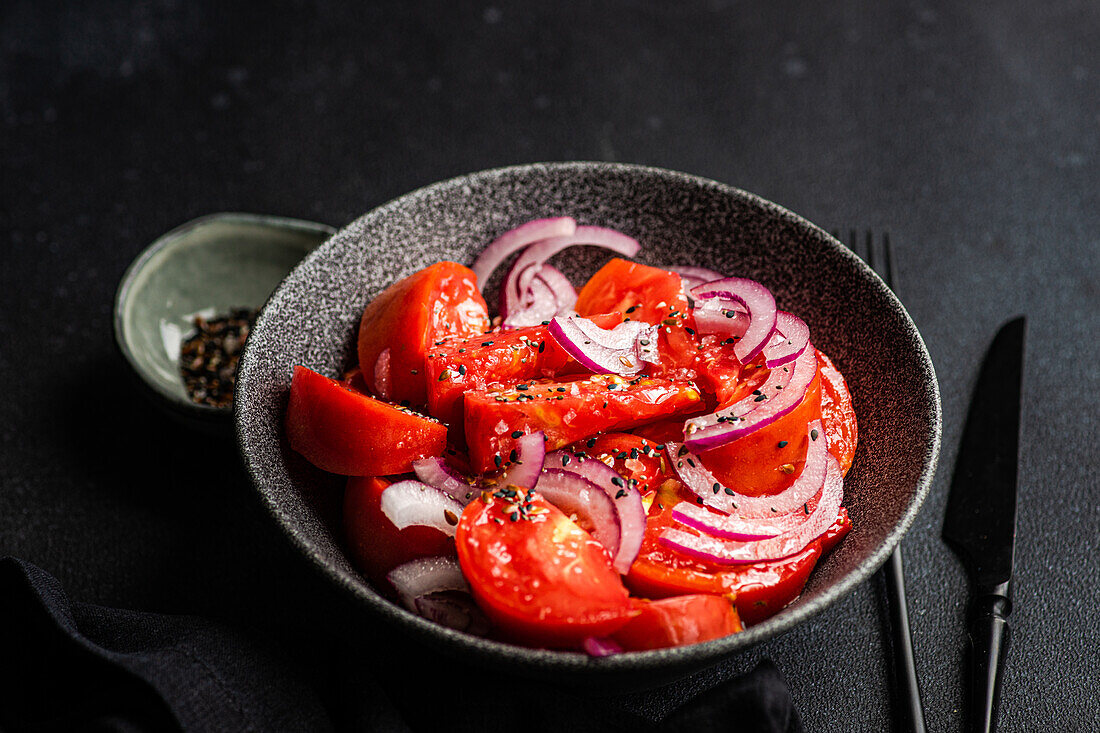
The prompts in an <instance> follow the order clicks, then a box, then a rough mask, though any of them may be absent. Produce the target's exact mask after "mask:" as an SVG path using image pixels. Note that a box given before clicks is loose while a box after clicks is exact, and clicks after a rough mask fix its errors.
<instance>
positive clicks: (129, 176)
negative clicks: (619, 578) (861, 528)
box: [0, 0, 1100, 731]
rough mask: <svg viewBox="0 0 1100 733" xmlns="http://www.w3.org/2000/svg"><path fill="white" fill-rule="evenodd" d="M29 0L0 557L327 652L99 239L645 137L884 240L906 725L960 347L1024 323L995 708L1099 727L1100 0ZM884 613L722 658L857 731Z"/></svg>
mask: <svg viewBox="0 0 1100 733" xmlns="http://www.w3.org/2000/svg"><path fill="white" fill-rule="evenodd" d="M48 5H51V4H47V3H36V2H9V3H4V4H3V6H2V8H0V51H2V57H0V128H2V130H3V132H2V135H0V160H2V170H0V192H2V195H0V201H2V205H0V230H2V231H0V242H2V243H3V244H2V247H3V252H4V255H3V258H2V261H3V264H2V265H0V380H2V383H3V384H4V385H5V395H4V398H3V399H0V434H2V436H3V438H2V443H0V555H7V554H13V555H16V556H18V557H21V558H23V559H25V560H28V561H30V562H33V563H35V564H37V565H39V566H40V567H42V568H43V569H45V570H47V571H49V572H51V573H53V574H54V575H55V576H57V578H58V579H59V580H60V581H61V582H62V584H63V585H64V586H65V587H66V589H67V590H68V591H69V593H70V594H71V595H72V596H73V597H74V598H75V599H78V600H83V601H89V602H95V603H101V604H108V605H116V606H122V607H128V608H140V609H147V610H155V611H162V612H169V613H198V614H216V615H218V616H220V617H222V618H224V619H226V620H229V621H232V622H235V623H242V624H251V625H255V626H258V627H260V628H262V629H264V630H265V631H266V632H268V633H270V634H272V635H274V636H275V637H276V638H280V639H281V640H282V641H283V643H284V645H285V646H286V648H287V649H288V651H289V653H291V654H293V655H299V656H302V657H304V658H310V659H313V660H315V661H316V660H317V659H320V660H321V661H322V662H323V660H324V655H325V654H327V653H330V651H331V650H329V651H326V648H325V646H324V644H323V643H321V644H314V643H308V644H307V643H304V642H303V640H306V639H313V638H314V637H313V636H311V634H310V629H309V628H308V627H310V625H311V624H312V623H314V622H316V624H317V626H321V625H322V623H321V622H320V621H319V620H315V619H311V618H310V617H309V615H308V613H309V609H311V608H318V607H320V608H325V607H328V606H326V604H329V605H330V606H336V605H339V603H340V601H339V600H338V599H336V598H333V597H330V596H331V593H332V592H331V591H330V590H329V589H328V588H327V587H325V586H324V585H323V584H322V583H321V582H320V581H319V580H317V579H316V578H315V576H314V575H312V574H311V573H310V571H309V569H308V568H306V567H303V565H302V564H301V563H300V562H298V561H297V560H296V559H295V558H294V557H293V556H292V555H291V553H290V551H289V549H288V548H287V547H286V545H285V543H284V542H283V540H282V539H281V537H280V536H278V535H277V534H276V532H275V531H274V530H273V529H271V528H269V527H268V526H267V525H266V524H265V523H264V520H263V517H262V514H261V512H260V511H259V509H258V507H257V506H256V504H255V501H254V499H253V498H252V496H251V494H250V490H249V488H248V487H247V485H246V484H245V483H244V481H243V479H242V478H241V476H240V475H239V474H236V473H232V472H231V473H228V474H222V475H215V476H210V475H208V472H205V471H202V470H196V468H195V466H196V463H195V462H196V461H199V464H198V465H200V466H201V462H202V461H204V460H205V461H209V462H211V463H212V464H214V465H222V464H224V463H225V462H226V461H231V460H232V459H231V454H232V450H233V449H232V446H226V445H221V444H218V443H216V442H212V441H208V440H204V439H202V438H199V437H197V436H194V435H192V434H190V433H187V432H185V431H183V430H182V429H179V428H176V427H175V426H173V425H172V424H170V423H168V422H167V421H165V419H164V418H163V417H161V415H160V414H159V413H157V412H156V411H155V410H154V409H153V408H152V407H151V406H149V405H147V404H146V403H145V402H143V401H140V400H139V399H138V397H137V394H136V392H135V390H134V389H133V386H132V385H131V384H130V383H129V382H128V381H127V380H128V377H127V374H126V369H125V367H124V364H123V363H122V361H121V359H120V358H119V357H118V356H117V354H116V352H115V347H114V345H113V342H112V335H111V306H112V298H113V295H114V290H115V286H116V284H117V282H118V280H119V278H120V276H121V275H122V272H123V270H124V269H125V267H126V265H127V264H128V263H129V262H130V260H131V259H132V258H133V257H134V256H135V255H136V254H137V253H138V252H139V251H140V250H141V249H142V248H143V247H145V245H146V244H148V243H149V242H150V241H151V240H152V239H154V238H155V237H156V236H158V235H159V234H161V233H163V232H165V231H167V230H168V229H170V228H172V227H174V226H176V225H177V224H180V223H182V222H184V221H187V220H189V219H191V218H194V217H196V216H199V215H202V214H206V213H210V212H215V211H226V210H235V211H250V212H260V213H273V214H281V215H286V216H293V217H299V218H305V219H315V220H319V221H324V222H327V223H331V224H334V225H340V224H342V223H345V222H347V221H350V220H351V219H352V218H354V217H355V216H357V215H358V214H360V213H362V212H364V211H366V210H368V209H370V208H372V207H374V206H375V205H377V204H379V203H382V202H384V201H386V200H388V199H390V198H392V197H394V196H397V195H399V194H401V193H404V192H406V191H409V190H411V189H413V188H416V187H419V186H420V185H422V184H426V183H429V182H432V181H435V180H439V179H442V178H447V177H450V176H453V175H457V174H460V173H464V172H468V171H472V170H478V169H482V168H488V167H494V166H499V165H506V164H511V163H518V162H528V161H539V160H565V159H599V160H618V161H629V162H639V163H647V164H653V165H658V166H663V167H668V168H674V169H679V170H684V171H688V172H691V173H696V174H700V175H703V176H707V177H711V178H715V179H718V180H720V181H724V182H727V183H731V184H733V185H736V186H739V187H741V188H744V189H747V190H750V191H753V192H755V193H758V194H761V195H762V196H764V197H766V198H770V199H772V200H774V201H777V202H779V203H780V204H783V205H785V206H787V207H788V208H790V209H792V210H794V211H796V212H798V213H800V214H802V215H804V216H806V217H807V218H809V219H810V220H812V221H815V222H817V223H819V224H821V225H823V226H825V227H826V228H831V227H839V228H844V229H847V228H849V227H859V228H872V229H875V230H888V231H889V232H890V235H891V238H892V240H893V242H894V243H895V245H896V246H897V248H898V275H899V288H898V290H899V295H900V297H901V299H902V301H903V302H905V304H906V305H907V306H908V308H909V311H910V313H911V314H912V316H913V318H914V320H915V321H916V323H917V325H918V327H919V328H920V329H921V332H922V333H923V335H924V337H925V340H926V342H927V344H928V347H929V349H930V351H931V354H932V358H933V361H934V362H935V364H936V368H937V370H938V374H939V377H940V383H941V389H942V394H943V408H944V444H943V451H942V456H941V458H942V460H941V466H940V470H939V472H938V475H937V477H936V481H935V485H934V487H933V491H932V494H931V496H930V497H929V500H928V502H927V503H926V504H925V506H924V509H923V510H922V512H921V514H920V516H919V517H918V519H917V522H916V524H915V525H914V527H913V529H912V530H911V532H910V533H909V535H908V537H907V539H906V541H905V552H906V559H907V569H908V581H909V586H908V587H909V598H910V611H911V614H912V623H913V633H914V642H915V645H916V652H917V657H918V672H919V674H920V676H921V680H922V683H923V686H924V691H925V704H926V708H927V717H928V723H929V726H930V729H932V730H958V729H960V728H961V713H960V708H961V707H962V694H961V681H962V663H963V651H964V648H965V644H966V634H965V630H964V616H965V611H966V603H967V585H966V579H965V576H964V574H963V570H962V568H961V566H960V565H959V564H958V563H957V562H956V560H955V559H954V557H953V556H952V555H951V554H950V552H949V551H948V550H947V549H946V547H945V546H944V545H943V544H942V542H941V540H940V537H939V532H940V526H941V522H942V517H943V510H944V505H945V501H946V488H947V484H948V482H949V479H950V474H951V466H952V465H953V461H954V458H955V455H956V447H957V442H958V438H959V433H960V428H961V424H962V420H963V417H964V415H965V409H966V403H967V400H968V397H969V394H970V390H971V389H972V387H973V383H974V379H975V377H976V373H977V364H978V360H979V358H980V355H981V354H982V352H983V351H984V349H985V347H986V345H987V344H988V342H989V340H990V338H991V337H992V334H993V332H994V330H995V329H996V327H997V326H998V325H999V324H1000V323H1001V322H1003V321H1005V320H1006V319H1008V318H1009V317H1011V316H1013V315H1015V314H1018V313H1026V314H1027V315H1028V316H1029V320H1030V334H1029V355H1028V362H1027V369H1026V383H1027V384H1026V390H1027V398H1026V405H1025V410H1024V412H1025V420H1026V422H1025V426H1024V431H1023V439H1022V446H1021V470H1020V514H1019V530H1018V544H1017V554H1016V579H1017V585H1016V605H1015V610H1014V612H1013V614H1012V617H1011V620H1012V626H1013V634H1014V636H1013V641H1012V646H1011V648H1010V651H1009V656H1008V662H1007V668H1006V675H1005V679H1004V694H1003V701H1002V722H1003V727H1004V729H1005V730H1032V729H1037V728H1045V729H1054V730H1095V729H1096V726H1097V724H1098V721H1100V696H1097V695H1096V680H1097V679H1098V678H1100V656H1097V655H1096V653H1095V650H1096V649H1097V648H1098V647H1100V630H1098V626H1097V624H1096V623H1095V619H1094V611H1095V609H1096V608H1097V607H1100V562H1098V561H1097V558H1096V554H1097V551H1098V549H1100V532H1098V528H1100V483H1098V481H1097V478H1096V476H1097V471H1098V470H1100V452H1098V450H1097V448H1096V440H1095V432H1096V431H1097V429H1098V428H1100V418H1098V416H1100V397H1098V395H1100V369H1098V368H1097V366H1096V365H1097V362H1098V357H1100V349H1098V347H1097V340H1096V334H1097V333H1100V308H1098V306H1100V295H1098V292H1097V283H1098V282H1100V268H1098V266H1097V261H1098V259H1100V234H1098V232H1100V196H1098V192H1100V174H1098V172H1100V95H1098V94H1097V89H1098V84H1100V50H1098V49H1100V45H1098V44H1097V43H1096V41H1097V39H1098V38H1100V6H1098V5H1096V4H1095V3H1091V2H1057V3H1052V4H1049V5H1043V6H1041V7H1039V6H1035V5H1034V4H1033V3H1025V2H1020V1H1018V0H1017V1H1014V2H1001V3H994V2H971V3H950V2H938V1H935V0H932V1H929V2H904V3H899V2H890V3H853V2H845V3H804V4H797V3H752V4H748V3H734V2H726V1H725V0H709V1H708V2H688V3H650V4H646V5H645V6H644V9H639V7H638V6H640V5H641V4H637V5H636V4H633V3H601V4H589V3H583V2H565V3H540V4H535V3H530V4H525V5H512V4H506V3H497V4H485V3H449V2H431V3H420V4H412V3H401V2H392V3H379V4H372V5H370V7H367V6H366V4H360V3H349V4H348V5H347V6H346V7H344V6H338V5H335V4H329V3H323V2H319V3H307V2H299V3H294V4H292V5H290V6H288V7H287V8H286V9H284V10H281V11H279V12H276V11H274V10H271V9H269V8H267V7H266V6H265V7H260V6H256V7H246V6H245V5H243V4H229V3H225V4H223V3H214V2H175V1H174V0H163V1H160V2H154V3H140V4H139V3H127V2H121V1H117V2H99V3H95V4H94V5H95V7H94V9H77V8H76V7H75V6H74V7H59V8H54V9H49V8H48V7H47V6H48ZM222 5H229V6H232V7H230V8H223V7H221V6H222ZM884 617H885V615H884V609H883V608H882V590H881V588H880V587H878V585H877V582H871V583H868V584H866V585H864V586H862V587H860V588H859V589H857V590H856V591H855V592H854V593H853V594H852V595H851V596H849V597H848V598H846V599H845V600H843V601H842V602H840V603H838V604H837V605H836V606H834V607H833V608H831V609H830V610H828V611H827V612H825V613H823V614H821V615H820V616H818V617H816V618H814V619H813V620H812V621H810V622H809V623H807V624H805V625H803V626H802V627H800V628H798V629H796V630H794V631H792V632H790V633H788V634H786V635H785V636H783V637H781V638H778V639H775V640H774V641H772V642H770V643H768V644H766V645H764V646H762V647H759V648H757V649H754V650H752V651H751V652H749V653H747V654H745V655H743V656H742V657H738V658H735V659H733V660H731V661H730V662H729V663H728V665H726V666H727V669H726V670H724V671H725V672H728V671H729V670H730V669H736V670H741V669H748V668H750V667H751V666H752V665H753V664H754V663H755V661H756V660H757V659H759V658H760V657H763V656H767V657H770V658H771V659H773V660H774V661H775V663H776V664H777V665H778V666H779V668H780V669H781V670H782V672H783V673H784V675H785V676H786V678H787V680H788V682H789V684H790V686H791V689H792V692H793V695H794V698H795V701H796V704H797V706H798V708H799V711H800V713H801V715H802V717H803V720H804V722H805V724H806V727H807V729H808V730H811V731H834V730H835V731H841V730H844V731H848V730H867V731H878V730H884V729H886V728H887V727H888V726H889V723H890V720H891V711H890V702H889V687H888V682H887V680H888V661H887V651H886V647H885V646H884V630H883V619H884ZM303 619H305V620H304V621H303ZM318 633H320V632H318ZM322 636H323V635H322ZM344 651H345V652H346V650H344ZM333 653H334V652H333ZM717 674H718V673H716V675H717ZM325 694H327V695H328V696H329V699H330V700H332V699H335V698H338V696H339V695H340V694H341V692H340V690H339V685H336V686H335V687H334V688H333V689H332V690H329V691H328V692H326V693H325Z"/></svg>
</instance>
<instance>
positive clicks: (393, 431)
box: [286, 366, 447, 476]
mask: <svg viewBox="0 0 1100 733" xmlns="http://www.w3.org/2000/svg"><path fill="white" fill-rule="evenodd" d="M286 434H287V438H288V440H289V441H290V447H291V448H293V449H294V450H296V451H298V452H299V453H301V454H302V455H303V456H305V458H306V460H308V461H309V462H310V463H312V464H313V465H315V466H317V467H318V468H321V469H324V470H325V471H331V472H332V473H339V474H343V475H345V476H389V475H392V474H396V473H404V472H406V471H411V470H412V462H413V461H415V460H416V459H418V458H424V457H426V456H438V455H440V454H442V453H443V450H444V449H445V448H446V447H447V428H446V426H445V425H443V424H442V423H440V422H438V421H436V420H433V419H432V418H429V417H425V416H424V415H419V414H417V413H415V412H412V411H410V410H406V409H404V408H401V407H395V406H394V405H388V404H386V403H385V402H380V401H379V400H376V399H374V398H373V397H370V396H368V395H365V394H362V393H359V392H356V391H355V390H353V389H350V388H349V387H347V386H345V385H344V384H341V383H340V382H337V381H336V380H335V379H329V378H328V377H326V376H324V375H321V374H318V373H317V372H315V371H313V370H311V369H307V368H306V367H303V366H296V367H294V376H293V378H292V379H291V382H290V402H289V404H288V405H287V408H286Z"/></svg>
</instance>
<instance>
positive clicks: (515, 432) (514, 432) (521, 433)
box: [512, 430, 523, 438]
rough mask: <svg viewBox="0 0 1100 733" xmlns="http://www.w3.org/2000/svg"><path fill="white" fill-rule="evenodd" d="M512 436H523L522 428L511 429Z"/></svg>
mask: <svg viewBox="0 0 1100 733" xmlns="http://www.w3.org/2000/svg"><path fill="white" fill-rule="evenodd" d="M512 437H513V438H522V437H523V431H522V430H513V431H512Z"/></svg>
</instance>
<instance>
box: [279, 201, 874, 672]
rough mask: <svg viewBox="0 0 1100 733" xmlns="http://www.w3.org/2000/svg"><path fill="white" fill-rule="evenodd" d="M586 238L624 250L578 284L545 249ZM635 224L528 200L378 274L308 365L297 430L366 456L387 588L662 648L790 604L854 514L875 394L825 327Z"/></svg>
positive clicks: (371, 515)
mask: <svg viewBox="0 0 1100 733" xmlns="http://www.w3.org/2000/svg"><path fill="white" fill-rule="evenodd" d="M582 244H583V245H595V246H599V247H604V248H606V249H608V250H611V251H612V252H613V253H614V254H615V255H616V256H615V257H613V258H612V259H611V260H610V261H609V262H607V264H606V265H604V266H603V267H602V268H601V269H600V270H598V271H597V272H596V273H595V274H594V275H593V276H592V277H591V278H590V279H589V280H588V282H587V283H585V284H584V286H583V287H582V288H581V289H580V291H579V292H577V291H576V290H575V289H574V287H573V285H572V284H571V283H570V282H569V280H568V279H567V278H566V277H565V276H564V275H563V274H562V273H561V272H560V271H559V270H557V269H556V268H555V267H554V266H553V265H550V264H548V260H549V259H550V257H552V256H553V255H555V254H557V253H558V252H561V251H562V250H563V249H566V248H567V247H572V246H574V245H582ZM639 248H640V245H639V243H638V242H637V241H635V240H634V239H632V238H630V237H627V236H625V235H624V234H622V233H620V232H617V231H614V230H611V229H606V228H602V227H594V226H579V225H577V224H576V222H575V221H574V220H573V219H571V218H568V217H562V218H557V219H540V220H536V221H533V222H530V223H528V224H525V225H524V226H521V227H519V228H518V229H514V230H512V231H509V232H507V233H506V234H504V235H503V236H501V237H500V238H499V239H497V240H496V241H494V242H493V243H492V244H490V245H489V246H488V247H487V248H486V249H485V251H484V252H483V253H482V254H481V256H480V257H479V258H478V260H477V261H476V262H475V263H474V265H473V267H472V268H467V267H464V266H463V265H459V264H456V263H454V262H440V263H438V264H435V265H432V266H431V267H428V268H426V269H424V270H421V271H419V272H417V273H415V274H413V275H410V276H409V277H406V278H405V279H403V280H401V281H399V282H397V283H394V284H393V285H391V286H390V287H389V288H388V289H386V290H385V291H383V292H382V293H381V294H380V295H378V296H377V297H376V298H374V300H373V301H372V302H371V303H370V304H369V305H367V307H366V309H365V310H364V312H363V316H362V319H361V322H360V326H359V335H358V356H359V364H358V368H356V369H354V370H352V372H350V373H349V374H347V375H345V376H344V377H343V378H342V379H341V380H336V379H330V378H328V377H326V376H323V375H321V374H318V373H316V372H313V371H311V370H309V369H307V368H305V367H302V366H298V367H295V370H294V375H293V379H292V382H291V388H290V400H289V405H288V408H287V413H286V431H287V436H288V439H289V442H290V445H291V447H292V448H293V449H294V450H296V451H298V452H299V453H301V454H302V455H303V456H305V457H306V458H307V459H308V460H309V461H311V462H312V463H313V464H315V465H316V466H318V467H320V468H322V469H324V470H326V471H330V472H334V473H339V474H344V475H347V476H349V477H350V478H349V480H348V483H347V488H346V490H345V495H344V513H343V519H344V530H345V535H346V537H345V539H346V546H347V548H348V551H349V553H350V555H351V557H352V559H353V561H354V562H355V564H356V565H357V566H358V567H359V569H360V570H361V571H362V572H363V574H364V575H365V576H366V577H367V578H368V579H369V580H370V581H371V582H372V583H373V584H374V585H375V587H376V588H378V589H379V590H380V591H381V592H382V593H383V594H385V595H387V596H388V597H390V598H393V599H395V600H397V601H399V602H400V603H401V604H403V605H404V606H405V607H406V608H408V609H409V610H410V611H412V612H414V613H417V614H419V615H421V616H424V617H426V618H428V619H431V620H433V621H436V622H438V623H441V624H445V625H447V626H450V627H452V628H457V629H460V630H463V631H466V632H469V633H473V634H478V635H484V636H489V637H491V638H496V639H500V640H504V641H508V642H512V643H519V644H525V645H529V646H537V647H546V648H555V649H583V650H586V651H587V652H589V653H590V654H593V655H604V654H610V653H617V652H621V651H639V650H647V649H657V648H662V647H669V646H676V645H680V644H691V643H696V642H701V641H706V640H710V639H715V638H720V637H722V636H726V635H728V634H732V633H736V632H738V631H740V630H741V629H742V625H743V624H754V623H758V622H760V621H761V620H763V619H766V618H767V617H769V616H771V615H772V614H774V613H776V612H777V611H779V610H780V609H782V608H783V607H784V606H785V605H787V604H788V603H790V602H791V601H792V600H793V599H794V598H795V597H797V596H798V594H799V593H800V592H801V591H802V588H803V586H804V585H805V583H806V580H807V578H808V576H809V574H810V572H811V571H812V569H813V567H814V565H815V564H816V563H817V561H818V560H819V559H820V558H821V556H822V555H823V554H824V553H827V552H829V551H830V549H831V548H832V547H833V546H834V545H836V543H837V542H839V541H840V540H841V539H842V538H843V537H844V535H845V534H846V533H847V532H848V530H849V529H850V527H851V524H850V522H849V519H848V515H847V512H846V510H845V509H844V507H843V506H841V502H842V499H843V483H844V475H845V474H846V472H847V470H848V468H849V467H850V466H851V463H852V457H853V455H854V453H855V447H856V441H857V427H856V416H855V413H854V411H853V409H852V402H851V398H850V396H849V394H848V390H847V386H846V385H845V382H844V378H843V377H842V376H841V374H840V372H839V371H837V369H836V367H835V366H834V365H833V363H832V362H831V361H830V360H829V358H828V357H827V356H826V355H825V354H823V353H821V352H820V351H818V350H817V349H816V348H815V347H814V346H813V344H812V342H811V341H810V332H809V328H808V327H807V326H806V324H805V323H804V322H803V321H802V320H800V319H799V318H798V317H797V316H796V315H794V314H790V313H785V312H783V311H780V310H778V309H777V308H776V304H775V300H774V298H773V296H772V294H771V293H770V292H769V291H768V290H767V289H766V288H765V287H764V286H763V285H761V284H760V283H757V282H754V281H752V280H748V279H745V278H738V277H729V276H726V275H722V274H720V273H716V272H712V271H709V270H704V269H701V268H693V267H683V268H669V269H665V268H658V267H650V266H648V265H643V264H639V263H637V262H634V261H632V260H631V259H630V258H632V257H633V256H634V255H636V254H637V252H638V251H639ZM517 252H518V253H519V254H518V256H517V257H516V258H515V260H514V262H513V264H512V266H511V268H510V269H509V271H508V274H507V276H506V277H505V278H504V282H503V284H502V286H501V293H500V304H499V315H498V316H497V317H496V318H494V319H490V314H489V310H488V307H487V306H486V303H485V300H484V298H483V297H482V294H481V287H483V286H484V284H485V282H486V281H487V280H488V278H489V276H490V274H491V273H492V272H493V271H494V270H495V269H496V268H498V267H499V266H500V265H501V264H502V263H503V262H504V261H505V260H506V259H508V258H509V257H510V256H511V255H513V254H515V253H517Z"/></svg>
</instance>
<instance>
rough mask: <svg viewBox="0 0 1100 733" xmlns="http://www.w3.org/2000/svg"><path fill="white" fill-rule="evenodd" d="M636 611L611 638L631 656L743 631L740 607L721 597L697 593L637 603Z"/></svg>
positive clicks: (719, 637) (637, 601) (638, 601)
mask: <svg viewBox="0 0 1100 733" xmlns="http://www.w3.org/2000/svg"><path fill="white" fill-rule="evenodd" d="M635 608H636V609H637V610H638V615H637V616H635V617H634V618H632V619H630V620H629V621H627V623H626V625H625V626H623V627H622V628H621V629H619V630H618V631H616V632H615V633H614V634H613V635H612V637H611V638H613V639H614V640H615V641H616V642H618V643H619V645H620V646H621V647H622V648H623V650H624V651H628V652H640V651H647V650H650V649H665V648H667V647H672V646H683V645H684V644H698V643H700V642H703V641H710V640H711V639H721V638H722V637H723V636H729V635H730V634H736V633H737V632H738V631H741V629H742V626H741V618H740V616H738V614H737V607H736V606H735V605H734V604H733V603H731V602H730V600H729V599H728V598H723V597H722V596H714V595H709V594H705V593H697V594H694V595H688V596H673V597H671V598H662V599H660V600H656V601H646V600H636V601H635Z"/></svg>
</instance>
